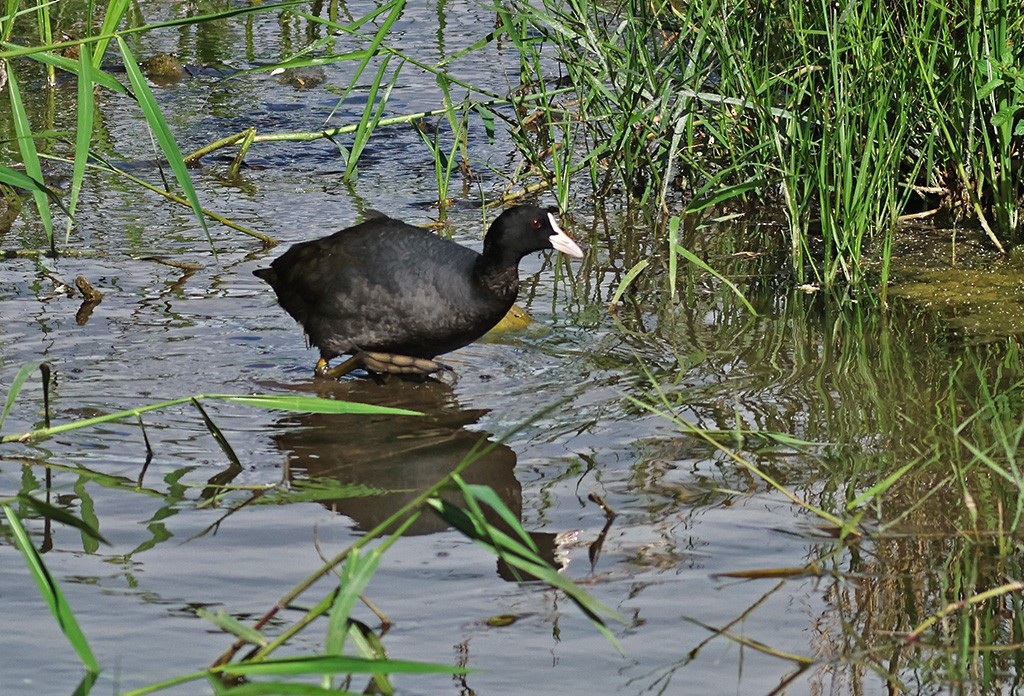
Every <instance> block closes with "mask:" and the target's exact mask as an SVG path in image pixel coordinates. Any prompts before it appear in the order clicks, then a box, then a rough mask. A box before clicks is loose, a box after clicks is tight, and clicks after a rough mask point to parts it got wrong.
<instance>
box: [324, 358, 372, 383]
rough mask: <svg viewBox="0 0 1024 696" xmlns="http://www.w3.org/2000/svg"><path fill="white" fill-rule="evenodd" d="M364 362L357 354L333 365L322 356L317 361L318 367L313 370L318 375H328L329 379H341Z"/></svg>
mask: <svg viewBox="0 0 1024 696" xmlns="http://www.w3.org/2000/svg"><path fill="white" fill-rule="evenodd" d="M362 366H363V363H362V361H360V360H359V357H358V356H357V355H353V356H352V357H351V358H349V359H348V360H345V361H344V362H342V363H340V364H338V365H335V366H334V367H331V365H330V363H328V362H327V359H326V358H320V359H319V360H317V361H316V368H314V370H313V374H314V375H316V376H317V377H327V378H329V379H339V378H341V377H344V376H345V375H347V374H348V373H349V372H351V371H352V370H355V369H356V368H359V367H362Z"/></svg>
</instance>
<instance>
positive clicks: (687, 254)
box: [673, 244, 757, 317]
mask: <svg viewBox="0 0 1024 696" xmlns="http://www.w3.org/2000/svg"><path fill="white" fill-rule="evenodd" d="M673 250H674V251H675V252H676V253H677V254H679V255H680V256H682V257H683V258H684V259H686V260H687V261H689V262H690V263H692V264H693V265H694V266H697V267H698V268H700V269H702V270H704V271H705V272H707V273H710V274H711V275H713V276H714V277H716V278H718V279H719V280H720V281H722V282H723V283H725V285H726V286H728V288H729V289H730V290H732V291H733V293H734V294H735V295H736V297H737V298H739V301H740V302H742V303H743V306H744V307H746V308H747V311H748V312H750V313H751V314H753V315H754V316H755V317H756V316H757V310H755V309H754V305H752V304H750V302H748V301H747V298H746V297H744V295H743V292H742V291H741V290H740V289H739V288H738V287H736V284H735V283H733V282H732V281H731V280H729V279H728V278H726V277H725V276H723V275H722V274H721V273H719V272H718V271H716V270H715V269H713V268H712V267H711V266H709V265H707V264H706V263H705V262H704V260H703V259H701V258H700V257H698V256H697V255H696V254H694V253H693V252H692V251H690V250H689V249H687V248H685V247H682V246H679V245H678V244H676V245H674V246H673Z"/></svg>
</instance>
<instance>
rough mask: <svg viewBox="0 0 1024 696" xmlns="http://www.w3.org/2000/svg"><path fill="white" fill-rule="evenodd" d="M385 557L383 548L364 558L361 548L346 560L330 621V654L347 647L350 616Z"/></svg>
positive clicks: (328, 649)
mask: <svg viewBox="0 0 1024 696" xmlns="http://www.w3.org/2000/svg"><path fill="white" fill-rule="evenodd" d="M382 555H383V553H382V551H381V550H380V549H374V550H373V551H371V552H370V553H368V554H367V555H366V556H363V555H362V553H361V552H360V550H359V549H353V551H352V553H351V554H349V557H348V558H346V559H345V567H344V568H343V569H342V572H341V579H340V581H339V585H338V596H337V597H335V598H334V604H333V605H332V606H331V613H330V617H329V618H328V621H327V640H326V643H325V644H324V650H325V651H326V652H327V653H328V654H331V655H340V654H341V652H342V649H343V648H344V647H345V637H346V636H347V635H348V627H349V617H350V616H351V613H352V607H353V606H355V603H356V601H357V600H358V599H359V595H361V594H362V593H363V590H365V589H366V586H367V585H368V584H370V579H371V578H373V574H374V573H375V572H377V566H378V565H380V559H381V556H382Z"/></svg>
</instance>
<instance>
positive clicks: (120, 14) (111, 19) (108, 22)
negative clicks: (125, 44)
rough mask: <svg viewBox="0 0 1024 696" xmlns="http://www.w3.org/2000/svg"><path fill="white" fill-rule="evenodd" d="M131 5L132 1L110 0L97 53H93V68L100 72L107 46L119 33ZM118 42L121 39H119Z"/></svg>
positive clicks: (97, 43)
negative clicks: (118, 29)
mask: <svg viewBox="0 0 1024 696" xmlns="http://www.w3.org/2000/svg"><path fill="white" fill-rule="evenodd" d="M130 5H131V0H110V2H108V3H107V9H106V11H105V12H104V14H103V25H102V26H101V27H100V38H99V40H98V41H96V51H95V53H93V57H92V66H93V67H94V68H96V69H97V70H99V67H100V65H101V64H102V63H103V54H104V53H106V52H107V45H108V44H110V36H111V35H112V34H113V33H114V32H115V31H117V27H118V26H119V25H120V24H121V20H122V19H123V18H124V15H125V12H127V11H128V7H129V6H130ZM117 38H118V41H120V40H121V37H120V36H119V37H117Z"/></svg>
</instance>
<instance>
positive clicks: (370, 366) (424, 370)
mask: <svg viewBox="0 0 1024 696" xmlns="http://www.w3.org/2000/svg"><path fill="white" fill-rule="evenodd" d="M358 368H363V369H364V370H367V371H369V372H374V373H377V374H384V375H421V376H426V375H431V374H434V373H435V372H442V371H445V370H451V369H452V368H450V367H448V366H447V365H445V364H444V363H439V362H437V361H436V360H428V359H426V358H414V357H412V356H409V355H397V354H395V353H377V352H373V351H359V352H358V353H356V354H355V355H353V356H352V357H350V358H348V359H346V360H345V361H344V362H342V363H340V364H339V365H336V366H334V367H331V366H330V365H329V364H328V362H327V360H325V359H324V358H320V359H319V360H318V361H317V363H316V369H315V370H314V374H315V375H316V376H317V377H329V378H331V379H338V378H339V377H343V376H344V375H347V374H348V373H349V372H351V371H352V370H355V369H358Z"/></svg>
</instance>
